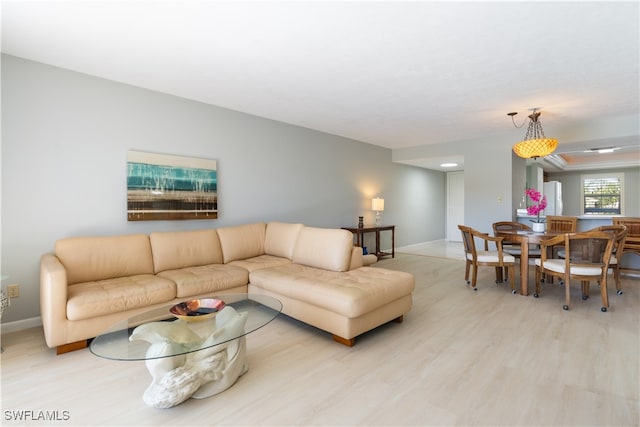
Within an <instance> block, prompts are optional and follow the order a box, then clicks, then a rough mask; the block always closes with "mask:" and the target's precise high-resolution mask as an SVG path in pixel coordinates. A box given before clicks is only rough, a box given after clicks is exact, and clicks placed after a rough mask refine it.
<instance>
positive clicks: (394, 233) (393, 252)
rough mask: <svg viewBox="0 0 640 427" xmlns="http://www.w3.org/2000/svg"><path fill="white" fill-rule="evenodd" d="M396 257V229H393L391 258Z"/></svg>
mask: <svg viewBox="0 0 640 427" xmlns="http://www.w3.org/2000/svg"><path fill="white" fill-rule="evenodd" d="M395 257H396V229H395V228H392V229H391V258H395Z"/></svg>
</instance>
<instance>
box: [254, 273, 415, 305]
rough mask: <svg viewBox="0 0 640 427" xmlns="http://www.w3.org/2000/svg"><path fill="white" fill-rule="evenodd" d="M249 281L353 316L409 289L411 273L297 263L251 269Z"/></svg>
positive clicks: (274, 291) (273, 291) (275, 291)
mask: <svg viewBox="0 0 640 427" xmlns="http://www.w3.org/2000/svg"><path fill="white" fill-rule="evenodd" d="M249 281H250V285H251V286H252V287H253V286H255V287H258V288H263V289H265V290H267V291H269V292H272V293H276V294H281V295H286V296H287V297H289V298H293V299H296V300H300V301H304V302H306V303H308V304H312V305H315V306H318V307H321V308H324V309H326V310H330V311H333V312H335V313H338V314H341V315H343V316H346V317H348V318H357V317H359V316H362V315H364V314H366V313H369V312H371V311H373V310H375V309H377V308H379V307H381V306H383V305H384V304H387V303H389V302H392V301H395V300H397V299H399V298H402V297H404V296H406V295H409V294H411V293H412V292H413V289H414V287H415V279H414V277H413V275H411V274H409V273H405V272H402V271H394V270H387V269H383V268H375V267H362V268H358V269H356V270H350V271H345V272H337V271H329V270H323V269H318V268H314V267H308V266H305V265H300V264H290V265H287V266H280V267H273V268H267V269H260V270H255V271H252V272H251V273H250V275H249Z"/></svg>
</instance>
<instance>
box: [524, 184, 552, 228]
mask: <svg viewBox="0 0 640 427" xmlns="http://www.w3.org/2000/svg"><path fill="white" fill-rule="evenodd" d="M524 194H525V195H526V196H527V197H529V199H530V200H531V202H532V204H531V205H530V206H528V207H527V213H528V214H529V215H535V216H537V219H532V220H531V221H533V222H537V223H541V222H544V219H540V212H542V211H543V210H544V209H545V208H546V207H547V196H543V195H541V194H540V192H539V191H538V190H535V189H533V188H527V189H526V190H525V192H524Z"/></svg>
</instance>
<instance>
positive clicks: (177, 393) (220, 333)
mask: <svg viewBox="0 0 640 427" xmlns="http://www.w3.org/2000/svg"><path fill="white" fill-rule="evenodd" d="M217 298H219V299H222V300H224V301H225V304H226V306H225V307H224V308H223V309H222V310H220V311H219V312H218V313H217V314H216V315H215V317H213V318H211V319H207V320H204V321H197V322H188V321H185V320H182V319H176V320H173V321H153V320H155V319H160V318H162V316H164V317H167V313H168V310H169V307H170V306H167V307H162V308H160V309H154V310H151V311H149V312H146V313H144V314H143V315H140V316H136V317H133V318H131V319H127V321H126V325H132V324H137V325H138V326H136V327H135V328H132V327H131V326H128V327H127V328H125V329H120V328H121V327H122V326H123V323H122V322H120V323H118V324H117V325H114V326H113V327H112V328H110V329H109V331H107V332H106V333H104V334H101V335H100V336H98V337H96V338H95V339H94V340H93V341H92V342H91V346H90V349H91V352H92V353H94V354H96V355H98V356H100V357H104V358H108V359H116V360H144V361H145V364H146V366H147V369H148V370H149V373H150V374H151V377H152V381H151V384H150V385H149V387H147V389H146V390H145V392H144V394H143V400H144V402H145V403H146V404H147V405H149V406H152V407H155V408H170V407H172V406H175V405H178V404H180V403H182V402H184V401H185V400H186V399H189V398H191V397H192V398H196V399H201V398H205V397H210V396H214V395H216V394H218V393H220V392H222V391H224V390H226V389H228V388H229V387H231V386H232V385H233V384H234V383H235V382H236V380H237V379H238V378H239V377H240V376H241V375H243V374H244V373H245V372H247V370H248V365H247V362H246V335H247V334H248V333H250V332H253V331H255V330H257V329H259V328H261V327H262V326H264V325H266V324H267V323H269V322H270V321H271V320H273V319H274V318H275V317H276V316H277V315H278V314H279V313H280V310H281V309H282V305H281V304H280V302H279V301H278V300H276V299H275V298H270V297H265V296H262V295H256V296H253V295H251V296H249V295H246V294H232V295H221V296H218V297H217ZM158 316H160V317H158ZM144 319H149V321H144ZM141 320H143V322H141Z"/></svg>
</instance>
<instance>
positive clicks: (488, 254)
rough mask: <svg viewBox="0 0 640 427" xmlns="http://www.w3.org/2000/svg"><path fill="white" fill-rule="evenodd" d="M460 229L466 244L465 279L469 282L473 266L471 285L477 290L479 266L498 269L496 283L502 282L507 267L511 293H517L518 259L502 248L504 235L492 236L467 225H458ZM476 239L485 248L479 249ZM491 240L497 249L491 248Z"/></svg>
mask: <svg viewBox="0 0 640 427" xmlns="http://www.w3.org/2000/svg"><path fill="white" fill-rule="evenodd" d="M458 229H459V230H460V232H461V233H462V242H463V244H464V251H465V259H466V264H465V272H464V280H466V281H467V284H469V270H470V269H471V268H472V267H473V274H472V278H471V287H472V288H473V290H474V291H477V290H478V288H477V287H476V279H477V277H478V267H480V266H484V267H494V268H495V271H496V283H500V281H501V280H500V279H501V278H502V271H503V269H504V268H507V269H508V270H509V271H508V276H509V277H510V279H509V284H510V285H511V293H513V294H515V293H516V288H515V278H516V276H515V266H516V259H515V258H514V256H513V255H509V254H507V253H505V252H503V250H502V240H503V239H504V237H492V236H489V234H487V233H481V232H479V231H477V230H474V229H473V228H471V227H467V226H465V225H458ZM476 240H477V241H478V243H480V242H483V245H482V246H481V247H482V248H483V250H478V249H477V246H476ZM489 242H493V243H495V245H496V250H494V251H493V250H489Z"/></svg>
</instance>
